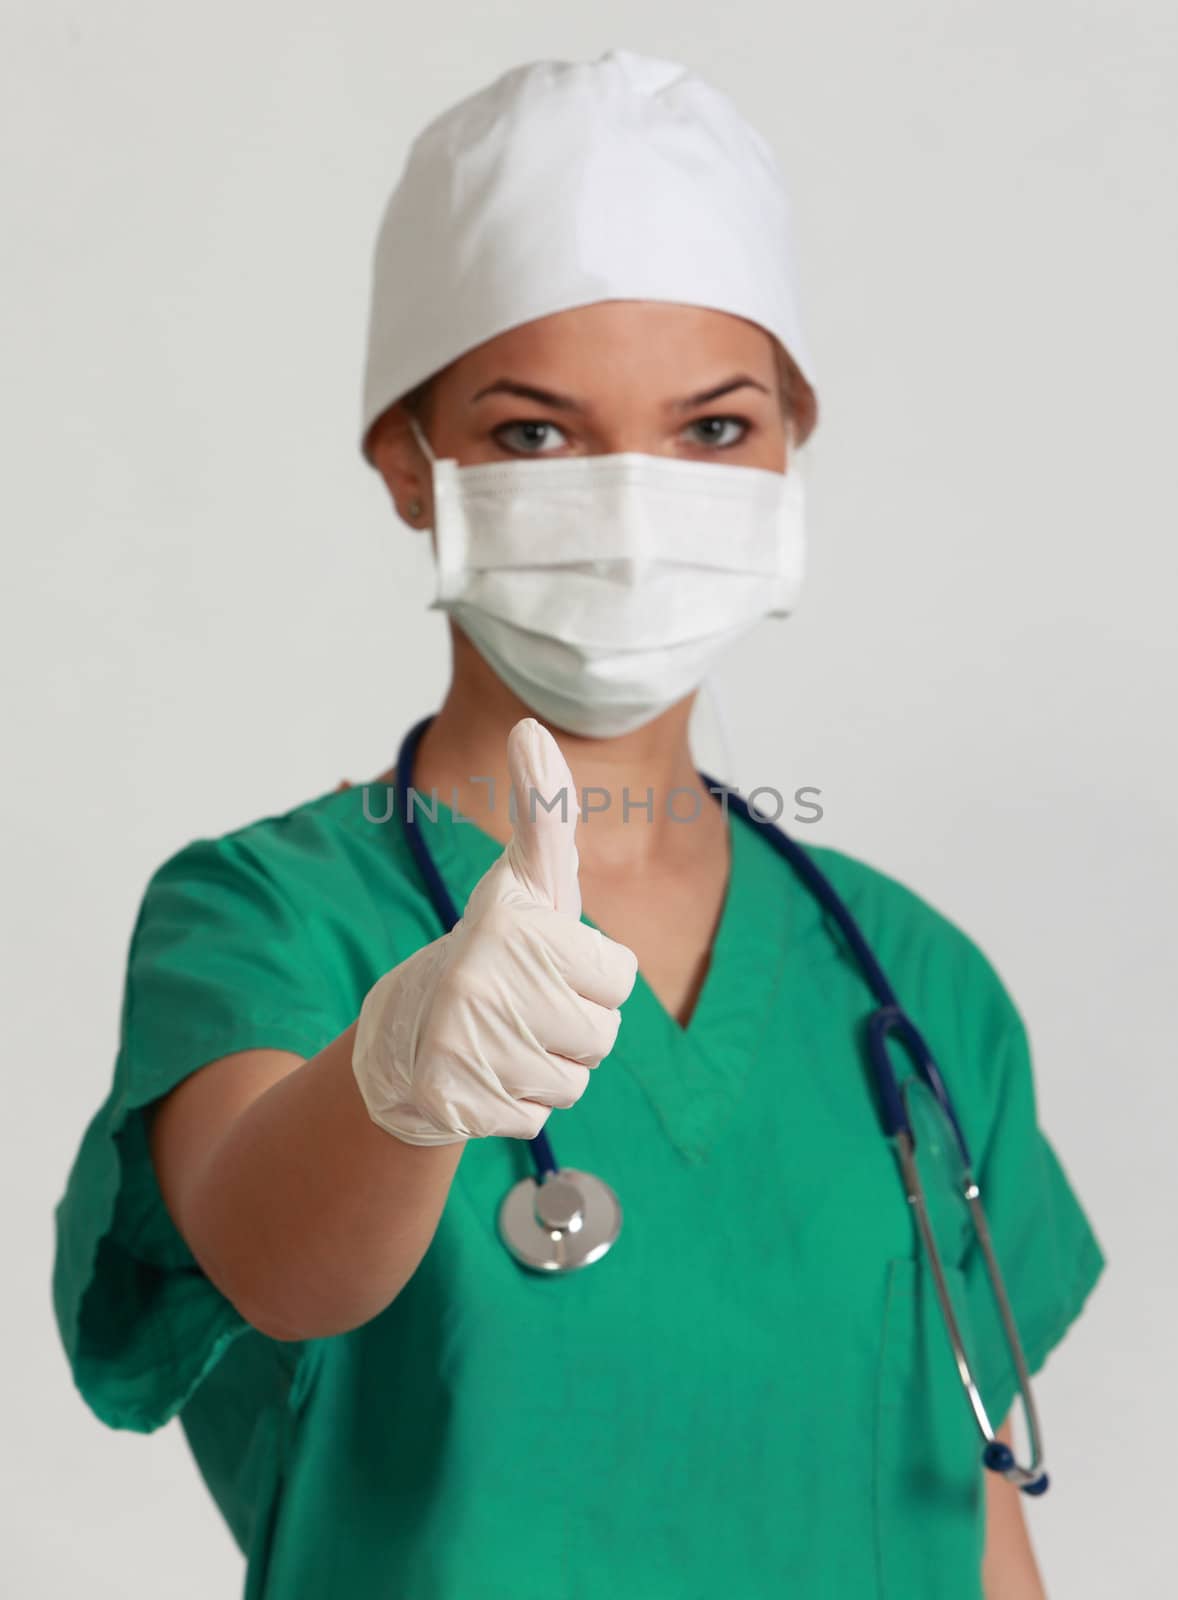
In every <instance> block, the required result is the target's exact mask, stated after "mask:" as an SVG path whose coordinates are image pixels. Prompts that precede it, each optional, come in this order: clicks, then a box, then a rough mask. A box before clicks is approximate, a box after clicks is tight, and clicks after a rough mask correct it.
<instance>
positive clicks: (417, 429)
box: [408, 413, 437, 522]
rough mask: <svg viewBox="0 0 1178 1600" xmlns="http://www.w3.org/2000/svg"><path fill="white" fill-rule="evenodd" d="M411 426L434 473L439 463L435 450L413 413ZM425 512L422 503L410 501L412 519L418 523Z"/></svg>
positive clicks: (410, 419)
mask: <svg viewBox="0 0 1178 1600" xmlns="http://www.w3.org/2000/svg"><path fill="white" fill-rule="evenodd" d="M409 426H410V428H411V429H412V431H413V437H414V438H415V439H416V440H417V442H418V444H419V445H420V446H421V449H422V453H423V454H424V456H425V458H426V460H427V461H428V462H429V464H430V468H431V471H432V469H433V467H434V465H435V464H436V462H437V457H436V456H435V455H434V453H433V450H432V449H431V448H430V442H429V440H428V439H427V438H426V436H425V434H424V432H423V431H422V428H421V424H420V423H419V422H418V420H417V418H416V417H415V416H413V415H412V413H411V414H410V417H409ZM424 510H425V507H424V506H423V505H422V503H421V501H420V500H418V499H417V498H416V497H415V498H414V499H412V500H410V502H409V506H408V511H409V515H410V517H411V518H413V520H414V521H415V522H416V520H417V518H418V517H419V516H420V515H421V513H422V512H423V511H424Z"/></svg>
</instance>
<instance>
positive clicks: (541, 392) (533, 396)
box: [471, 372, 769, 411]
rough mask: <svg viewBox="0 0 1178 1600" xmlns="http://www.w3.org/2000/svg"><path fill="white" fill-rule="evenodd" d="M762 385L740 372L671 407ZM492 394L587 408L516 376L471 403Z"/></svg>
mask: <svg viewBox="0 0 1178 1600" xmlns="http://www.w3.org/2000/svg"><path fill="white" fill-rule="evenodd" d="M746 388H751V389H759V390H760V391H761V393H762V394H768V393H769V390H768V389H767V388H766V387H765V385H764V384H763V383H758V382H757V380H756V379H755V378H750V377H749V376H748V374H747V373H743V372H742V373H738V374H737V375H736V377H734V378H728V379H726V380H725V382H723V383H719V384H717V385H716V386H715V388H713V389H701V390H700V392H699V393H698V394H692V395H688V396H687V397H686V398H685V399H683V400H673V401H672V402H671V409H672V410H674V411H691V410H693V409H694V408H695V407H696V406H702V405H707V404H708V402H709V401H711V400H719V399H720V398H721V396H722V395H726V394H731V393H732V392H733V390H735V389H746ZM489 394H513V395H516V396H518V397H519V398H520V399H521V400H534V401H536V403H537V404H538V405H542V406H550V407H551V408H552V409H553V410H554V411H583V410H584V409H585V408H584V406H582V405H581V403H580V401H578V400H576V399H574V398H573V396H572V395H568V394H557V393H556V391H555V390H553V389H541V388H538V387H537V386H536V385H535V384H532V383H520V382H518V381H517V380H516V379H515V378H497V379H496V380H495V382H494V383H489V384H487V386H486V388H484V389H480V390H479V391H478V393H477V394H475V395H472V396H471V404H472V405H473V404H474V402H475V401H476V400H482V399H483V398H484V396H486V395H489Z"/></svg>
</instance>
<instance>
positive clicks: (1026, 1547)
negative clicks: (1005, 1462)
mask: <svg viewBox="0 0 1178 1600" xmlns="http://www.w3.org/2000/svg"><path fill="white" fill-rule="evenodd" d="M995 1437H996V1438H998V1439H1001V1440H1002V1442H1003V1443H1004V1444H1008V1445H1011V1446H1012V1447H1013V1444H1014V1435H1013V1432H1012V1427H1011V1418H1010V1417H1009V1416H1008V1417H1007V1419H1006V1421H1005V1422H1004V1423H1003V1425H1002V1427H1001V1428H999V1429H998V1431H997V1434H996V1435H995ZM985 1479H986V1550H985V1559H984V1561H983V1563H982V1587H983V1590H984V1592H985V1596H986V1600H1047V1591H1046V1590H1045V1589H1044V1587H1043V1579H1042V1577H1041V1576H1040V1573H1039V1568H1038V1565H1037V1564H1036V1561H1035V1552H1034V1549H1033V1547H1032V1545H1031V1535H1030V1532H1029V1530H1028V1528H1027V1524H1026V1519H1025V1516H1024V1508H1023V1495H1022V1492H1021V1490H1019V1489H1017V1488H1016V1487H1015V1486H1014V1484H1011V1483H1007V1482H1005V1480H1004V1479H1002V1478H998V1477H996V1476H995V1475H994V1474H993V1473H992V1472H987V1473H986V1474H985Z"/></svg>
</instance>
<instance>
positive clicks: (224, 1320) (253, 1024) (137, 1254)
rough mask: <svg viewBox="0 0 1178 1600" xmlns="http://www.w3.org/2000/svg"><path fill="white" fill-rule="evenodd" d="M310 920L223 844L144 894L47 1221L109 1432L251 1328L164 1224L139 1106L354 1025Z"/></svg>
mask: <svg viewBox="0 0 1178 1600" xmlns="http://www.w3.org/2000/svg"><path fill="white" fill-rule="evenodd" d="M314 925H315V919H314V917H313V916H312V915H308V908H307V906H306V905H305V904H304V905H303V906H301V907H298V906H296V904H295V903H294V901H293V900H292V899H290V898H288V896H287V894H286V893H284V892H283V889H282V887H281V885H280V879H279V876H276V875H275V873H274V872H273V871H272V870H270V868H269V867H268V865H267V864H266V863H265V862H264V861H263V860H261V859H258V858H255V857H254V856H253V854H252V853H251V851H250V849H249V848H248V846H246V845H245V844H243V843H242V842H241V840H240V839H239V838H235V837H234V836H226V837H225V838H223V839H220V840H198V841H196V842H195V843H193V844H191V845H188V846H186V847H185V848H184V849H183V850H181V851H180V852H178V853H177V854H176V855H175V856H173V857H172V858H171V859H170V860H168V861H166V862H165V863H164V864H163V866H162V867H160V868H159V869H158V871H157V872H156V873H155V875H154V876H153V878H152V879H151V881H150V883H149V884H148V887H147V890H146V892H145V894H144V896H143V900H142V902H141V905H140V908H139V915H138V918H137V921H136V924H135V928H134V932H133V934H132V936H131V943H130V949H129V953H128V960H127V973H126V981H125V986H124V993H123V1006H122V1018H121V1028H120V1040H119V1049H118V1055H117V1059H116V1064H115V1071H114V1080H113V1084H112V1086H111V1090H110V1093H109V1095H108V1097H107V1099H106V1101H105V1103H104V1104H103V1105H102V1106H101V1107H100V1108H99V1110H98V1111H97V1112H96V1113H95V1115H94V1117H93V1118H92V1120H91V1122H90V1124H89V1126H88V1127H87V1129H86V1132H85V1134H84V1136H83V1139H82V1142H81V1145H80V1148H79V1150H78V1153H77V1155H76V1157H75V1160H74V1164H73V1167H72V1169H71V1171H70V1174H69V1177H68V1180H67V1185H66V1190H65V1194H64V1195H63V1197H62V1198H61V1200H60V1201H59V1203H58V1205H57V1208H56V1210H55V1214H54V1216H55V1228H56V1253H55V1259H54V1267H53V1301H54V1311H55V1315H56V1317H57V1323H58V1328H59V1331H60V1334H61V1338H62V1342H63V1345H64V1347H65V1352H66V1356H67V1359H68V1361H69V1364H70V1369H71V1372H72V1375H73V1379H74V1382H75V1385H76V1386H77V1388H78V1390H79V1392H80V1393H81V1395H82V1397H83V1399H84V1400H85V1401H86V1403H87V1405H89V1407H90V1408H91V1410H92V1411H93V1412H94V1413H95V1414H96V1415H97V1416H98V1417H99V1418H100V1419H101V1420H102V1421H103V1422H106V1423H107V1424H109V1425H110V1426H111V1427H116V1428H128V1429H132V1430H134V1431H137V1432H142V1433H147V1432H150V1431H152V1430H153V1429H155V1428H158V1427H160V1426H162V1425H163V1424H164V1423H165V1422H167V1421H168V1420H169V1419H170V1418H171V1417H173V1416H174V1415H175V1414H176V1413H177V1412H178V1411H179V1410H180V1409H181V1408H182V1407H183V1405H184V1404H185V1402H186V1400H187V1399H188V1398H189V1397H190V1395H191V1394H192V1393H193V1391H194V1390H195V1389H196V1388H197V1386H198V1385H199V1384H200V1382H201V1381H202V1379H203V1378H204V1377H205V1376H206V1375H207V1373H208V1372H209V1371H210V1370H211V1369H212V1367H213V1366H214V1365H215V1364H216V1362H217V1361H218V1360H219V1359H220V1357H221V1355H222V1354H223V1352H224V1351H225V1349H226V1348H227V1347H228V1346H229V1345H230V1344H231V1343H232V1342H233V1341H234V1340H235V1339H236V1338H237V1337H238V1336H239V1335H240V1334H242V1333H244V1332H245V1331H246V1330H247V1328H248V1327H249V1324H248V1323H247V1322H246V1321H245V1320H244V1318H243V1317H242V1316H241V1315H240V1313H239V1312H238V1311H237V1310H236V1308H235V1307H234V1306H233V1304H232V1303H231V1302H230V1301H229V1300H228V1299H227V1298H226V1297H225V1296H224V1295H223V1294H222V1293H221V1292H220V1291H219V1290H218V1289H217V1288H216V1287H215V1286H214V1285H213V1283H212V1282H211V1281H210V1280H209V1279H208V1278H207V1277H206V1276H205V1274H204V1272H203V1271H202V1270H201V1268H200V1267H199V1266H198V1264H197V1262H196V1260H195V1258H194V1257H193V1255H192V1253H191V1251H190V1250H189V1248H188V1246H187V1245H186V1243H185V1242H184V1239H183V1237H182V1236H181V1234H180V1233H179V1231H178V1229H177V1228H176V1226H175V1224H174V1223H173V1221H172V1219H171V1216H170V1213H169V1212H168V1210H167V1207H166V1206H165V1204H164V1201H163V1197H162V1195H161V1193H160V1190H159V1186H158V1183H157V1181H156V1176H155V1168H154V1166H153V1164H152V1161H151V1156H150V1151H149V1147H148V1142H147V1120H146V1117H145V1115H144V1108H145V1107H146V1106H147V1105H148V1104H149V1103H150V1102H151V1101H153V1100H155V1099H157V1098H158V1097H159V1096H160V1095H163V1094H165V1093H167V1091H168V1090H169V1089H171V1088H173V1087H174V1086H175V1085H176V1084H178V1083H179V1082H181V1080H182V1079H184V1078H185V1077H187V1076H188V1075H189V1074H191V1073H193V1072H195V1071H196V1070H197V1069H198V1068H199V1067H201V1066H204V1065H206V1064H207V1063H208V1062H210V1061H214V1060H216V1059H218V1058H219V1057H221V1056H224V1055H229V1054H232V1053H233V1052H235V1051H239V1050H249V1049H260V1048H270V1049H278V1050H291V1051H294V1052H296V1053H297V1054H299V1055H301V1056H304V1057H309V1056H312V1055H315V1054H317V1053H318V1051H320V1050H321V1049H322V1048H323V1047H324V1046H325V1045H326V1044H328V1043H330V1041H331V1040H332V1039H333V1038H335V1037H336V1036H337V1035H338V1034H339V1033H341V1032H342V1031H343V1030H344V1029H345V1028H346V1027H347V1026H348V1025H349V1023H350V1022H351V1021H352V1020H354V1019H353V1018H351V1017H349V1016H347V1015H345V1014H344V1012H345V1010H346V1007H345V1006H341V1005H339V1004H338V1002H333V998H332V995H331V993H330V988H329V985H327V984H326V982H325V983H323V984H320V982H319V981H318V976H317V975H318V973H319V972H320V971H321V970H322V965H323V964H322V963H321V962H320V961H319V959H318V955H317V952H316V950H315V949H314V948H313V943H314V938H315V933H314Z"/></svg>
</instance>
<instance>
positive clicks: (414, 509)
mask: <svg viewBox="0 0 1178 1600" xmlns="http://www.w3.org/2000/svg"><path fill="white" fill-rule="evenodd" d="M409 515H410V516H411V517H412V518H414V519H416V518H418V517H419V516H420V515H421V501H420V500H410V502H409Z"/></svg>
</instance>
